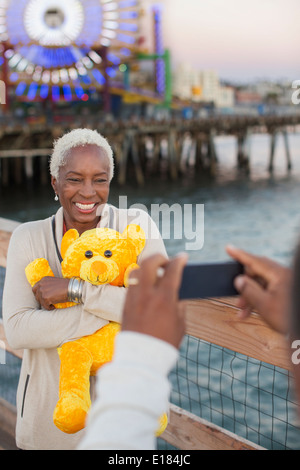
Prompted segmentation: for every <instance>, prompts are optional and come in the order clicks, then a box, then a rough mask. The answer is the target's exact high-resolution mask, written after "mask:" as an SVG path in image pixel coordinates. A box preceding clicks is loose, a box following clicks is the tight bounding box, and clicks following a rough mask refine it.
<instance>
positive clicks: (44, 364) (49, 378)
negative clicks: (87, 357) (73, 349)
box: [3, 129, 166, 450]
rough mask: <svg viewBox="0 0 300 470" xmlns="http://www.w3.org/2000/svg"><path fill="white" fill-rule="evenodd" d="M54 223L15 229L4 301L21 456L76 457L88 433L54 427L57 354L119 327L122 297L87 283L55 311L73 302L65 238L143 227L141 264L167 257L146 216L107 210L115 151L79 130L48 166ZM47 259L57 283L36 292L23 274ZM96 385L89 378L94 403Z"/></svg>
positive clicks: (46, 282)
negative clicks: (17, 357)
mask: <svg viewBox="0 0 300 470" xmlns="http://www.w3.org/2000/svg"><path fill="white" fill-rule="evenodd" d="M50 172H51V183H52V187H53V189H54V191H55V200H57V201H60V205H61V207H60V208H59V209H58V211H57V213H56V214H55V216H53V217H50V218H47V219H45V220H40V221H35V222H28V223H25V224H22V225H21V226H20V227H18V228H17V229H16V230H15V231H14V233H13V235H12V238H11V241H10V246H9V250H8V256H7V270H6V279H5V286H4V293H3V320H4V327H5V332H6V336H7V340H8V342H9V344H10V345H11V347H12V348H14V349H23V350H24V355H23V361H22V368H21V373H20V379H19V386H18V391H17V426H16V443H17V446H18V447H19V448H20V449H26V450H27V449H28V450H50V449H53V450H54V449H61V450H64V449H70V450H71V449H74V448H76V447H77V446H78V443H79V442H80V440H81V439H82V437H83V433H84V430H83V431H80V432H78V433H77V434H74V435H68V434H64V433H63V432H61V431H60V430H59V429H58V428H56V427H55V425H54V423H53V411H54V408H55V405H56V402H57V400H58V384H59V369H60V361H59V356H58V353H57V347H59V346H60V345H62V344H63V343H64V342H66V341H70V340H72V339H73V340H74V339H76V338H79V337H82V336H85V335H89V334H92V333H94V332H95V331H97V330H98V329H99V328H101V327H102V326H104V325H106V324H107V323H108V322H109V321H116V322H119V323H121V320H122V310H123V304H124V301H125V289H124V288H122V287H115V286H110V285H104V286H92V285H91V284H89V283H88V282H86V283H83V289H82V293H81V299H79V302H80V303H78V305H76V306H74V307H71V308H67V309H63V310H57V309H55V308H54V304H56V303H60V302H65V301H68V300H69V299H70V296H72V292H68V288H69V282H70V281H69V280H67V279H63V278H62V274H61V257H60V252H59V247H60V244H61V240H62V237H63V234H64V233H65V231H66V230H69V229H71V228H75V229H77V230H78V232H79V234H82V233H83V232H85V231H86V230H89V229H92V228H95V227H109V228H112V229H115V230H118V231H121V232H122V231H123V230H124V229H125V228H126V226H127V225H128V223H131V222H134V223H138V224H139V225H141V227H142V228H143V229H144V230H145V232H146V234H150V236H149V237H148V238H147V241H146V245H145V248H144V250H143V252H142V253H141V255H140V257H139V259H138V263H140V262H141V261H142V258H143V259H144V258H146V257H148V256H150V255H152V254H154V253H161V254H162V255H164V256H166V251H165V247H164V243H163V241H162V239H161V236H160V234H159V232H158V229H157V227H156V225H155V224H154V222H153V221H152V219H151V218H150V217H149V216H148V215H147V214H146V212H143V211H138V210H135V213H130V211H128V210H126V209H118V208H116V207H113V206H111V205H109V204H108V203H107V201H108V197H109V188H110V182H111V179H112V177H113V173H114V162H113V154H112V150H111V147H110V146H109V144H108V142H107V141H106V139H104V138H103V137H102V136H101V135H100V134H98V132H96V131H93V130H88V129H76V130H74V131H71V132H70V133H68V134H66V135H64V136H63V137H61V138H60V139H59V140H58V141H56V142H55V144H54V150H53V154H52V157H51V163H50ZM36 258H46V259H47V260H48V261H49V263H50V266H51V268H52V270H53V272H54V274H55V278H45V279H42V280H41V281H40V282H39V283H38V284H37V285H36V286H35V287H34V288H33V289H31V287H30V285H29V283H28V282H27V280H26V277H25V267H26V266H27V265H28V264H29V263H30V262H31V261H33V260H34V259H36ZM94 386H95V378H91V397H92V400H93V398H94Z"/></svg>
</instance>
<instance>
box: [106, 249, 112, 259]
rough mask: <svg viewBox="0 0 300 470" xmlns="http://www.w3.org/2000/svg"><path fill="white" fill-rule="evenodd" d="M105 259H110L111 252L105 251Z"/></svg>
mask: <svg viewBox="0 0 300 470" xmlns="http://www.w3.org/2000/svg"><path fill="white" fill-rule="evenodd" d="M104 256H105V258H111V257H112V252H111V251H110V250H106V251H105V253H104Z"/></svg>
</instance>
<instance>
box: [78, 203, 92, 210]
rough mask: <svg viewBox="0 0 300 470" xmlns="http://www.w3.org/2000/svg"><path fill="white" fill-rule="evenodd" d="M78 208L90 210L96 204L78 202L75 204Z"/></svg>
mask: <svg viewBox="0 0 300 470" xmlns="http://www.w3.org/2000/svg"><path fill="white" fill-rule="evenodd" d="M75 205H76V207H78V209H81V210H83V211H91V210H92V209H94V207H95V205H96V204H79V203H78V202H77V203H76V204H75Z"/></svg>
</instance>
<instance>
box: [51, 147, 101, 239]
mask: <svg viewBox="0 0 300 470" xmlns="http://www.w3.org/2000/svg"><path fill="white" fill-rule="evenodd" d="M109 174H110V168H109V159H108V157H107V155H106V154H105V152H104V151H103V150H102V149H101V148H99V147H98V146H96V145H86V146H81V147H76V148H73V149H72V150H71V151H70V153H69V155H68V156H67V158H66V161H65V164H64V165H63V166H62V167H61V168H60V170H59V179H58V180H57V179H56V178H54V177H52V180H51V183H52V186H53V189H54V191H55V192H56V194H57V195H58V197H59V200H60V203H61V205H62V207H63V209H64V219H65V223H66V226H67V229H68V230H69V229H70V228H76V229H77V230H78V231H79V232H80V233H82V232H83V231H85V230H89V229H91V228H94V227H96V225H97V223H98V222H99V216H100V214H101V208H100V206H101V205H103V204H106V203H107V200H108V196H109V184H110V182H109Z"/></svg>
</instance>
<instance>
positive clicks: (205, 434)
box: [0, 219, 290, 450]
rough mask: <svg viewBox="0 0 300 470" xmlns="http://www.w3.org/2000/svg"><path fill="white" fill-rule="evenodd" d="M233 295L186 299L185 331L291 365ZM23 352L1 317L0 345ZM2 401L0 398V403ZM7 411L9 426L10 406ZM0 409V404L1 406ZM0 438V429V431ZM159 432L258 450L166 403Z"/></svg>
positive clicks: (179, 443) (187, 445)
mask: <svg viewBox="0 0 300 470" xmlns="http://www.w3.org/2000/svg"><path fill="white" fill-rule="evenodd" d="M14 226H15V225H14V223H9V222H7V221H4V220H3V219H0V266H4V267H5V266H6V253H7V247H8V243H9V239H10V236H11V230H12V229H13V228H14ZM236 302H237V300H236V298H226V299H209V300H197V301H188V302H186V325H187V330H186V333H187V334H188V335H191V336H193V337H196V338H198V339H201V340H205V341H207V342H209V343H212V344H215V345H218V346H221V347H224V348H227V349H229V350H232V351H235V352H237V353H240V354H244V355H245V356H248V357H251V358H254V359H257V360H260V361H263V362H265V363H267V364H272V365H274V366H278V367H280V368H283V369H286V370H290V352H289V351H288V347H287V343H286V340H285V338H284V337H283V336H282V335H280V334H278V333H276V332H274V331H273V330H271V329H270V328H269V327H268V326H267V325H266V324H265V323H264V322H263V320H262V319H261V318H260V317H259V315H257V314H256V313H254V312H253V313H252V315H251V316H250V317H249V318H248V319H246V320H240V319H239V318H238V316H237V312H238V307H237V304H236ZM1 342H2V345H5V348H6V351H8V352H10V353H12V354H14V355H15V356H17V357H19V358H22V351H13V350H12V349H11V348H10V346H9V344H8V343H7V341H6V338H5V333H4V329H3V325H2V324H1V323H0V345H1ZM1 407H3V402H0V408H1ZM8 410H9V411H8V412H7V413H8V415H9V417H10V420H11V421H12V423H11V424H12V426H14V418H13V413H12V410H11V406H8ZM0 411H1V409H0ZM0 438H1V433H0ZM162 438H163V439H164V440H165V441H166V442H168V443H169V444H171V445H173V446H174V447H176V448H178V449H181V450H251V449H252V450H258V449H262V447H260V446H258V445H256V444H254V443H252V442H249V441H247V440H245V439H243V438H241V437H239V436H237V435H236V434H233V433H232V432H229V431H227V430H225V429H223V428H220V427H219V426H216V425H214V424H212V423H210V422H208V421H205V420H204V419H201V418H199V417H198V416H195V415H193V414H191V413H190V412H187V411H186V410H183V409H181V408H179V407H177V406H175V405H171V409H170V422H169V425H168V427H167V429H166V431H165V432H164V434H163V436H162ZM0 449H1V443H0Z"/></svg>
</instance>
